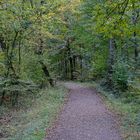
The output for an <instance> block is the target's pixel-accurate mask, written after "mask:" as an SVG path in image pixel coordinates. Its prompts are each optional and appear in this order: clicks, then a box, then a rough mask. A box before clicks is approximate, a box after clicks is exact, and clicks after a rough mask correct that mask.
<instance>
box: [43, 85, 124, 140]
mask: <svg viewBox="0 0 140 140" xmlns="http://www.w3.org/2000/svg"><path fill="white" fill-rule="evenodd" d="M65 86H66V87H67V88H69V89H70V97H69V100H68V103H67V104H66V106H65V108H64V110H63V111H62V114H61V115H60V118H59V120H58V124H57V126H56V128H55V129H54V130H52V131H51V132H50V133H49V136H48V137H47V138H46V140H121V138H120V135H119V131H118V128H117V124H116V120H115V117H114V116H113V114H112V113H111V112H109V111H108V110H107V109H106V108H105V105H104V104H103V103H102V100H101V99H100V98H99V97H98V96H97V95H96V92H95V91H93V90H91V89H90V88H84V87H82V86H81V85H79V84H75V83H65Z"/></svg>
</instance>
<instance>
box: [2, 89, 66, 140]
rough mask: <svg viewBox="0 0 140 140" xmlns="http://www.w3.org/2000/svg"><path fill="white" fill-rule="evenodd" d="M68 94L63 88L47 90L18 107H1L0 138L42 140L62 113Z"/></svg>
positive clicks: (6, 139) (29, 97) (7, 139)
mask: <svg viewBox="0 0 140 140" xmlns="http://www.w3.org/2000/svg"><path fill="white" fill-rule="evenodd" d="M66 93H67V91H66V89H65V88H63V87H55V88H47V89H44V90H42V91H40V92H39V93H38V94H36V95H32V96H28V97H27V98H26V100H24V101H22V104H19V106H18V107H11V108H9V107H4V106H0V126H1V127H0V138H3V139H5V140H42V139H43V138H44V137H45V135H46V129H47V128H48V127H49V126H51V123H52V122H53V121H54V119H55V118H56V116H57V114H58V112H59V111H60V108H61V106H62V105H63V103H64V100H65V97H66ZM24 99H25V98H24ZM21 100H22V99H21ZM21 100H20V101H21ZM29 101H30V102H29ZM21 106H22V107H21Z"/></svg>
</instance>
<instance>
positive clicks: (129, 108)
mask: <svg viewBox="0 0 140 140" xmlns="http://www.w3.org/2000/svg"><path fill="white" fill-rule="evenodd" d="M84 85H85V86H92V87H95V88H96V89H97V91H98V92H99V93H100V94H101V95H102V97H103V100H104V102H105V104H106V106H107V107H108V108H109V109H110V110H112V111H113V112H114V113H116V115H118V117H119V118H120V119H119V120H120V126H121V133H122V138H123V139H124V140H139V139H140V93H139V91H138V92H137V93H136V92H135V93H133V92H132V93H131V91H127V92H126V93H122V95H120V96H117V97H116V96H115V95H114V94H112V93H111V92H109V91H106V90H105V89H104V88H102V87H101V86H100V85H99V84H98V83H94V82H93V83H90V84H89V83H86V84H84Z"/></svg>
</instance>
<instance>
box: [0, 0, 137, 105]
mask: <svg viewBox="0 0 140 140" xmlns="http://www.w3.org/2000/svg"><path fill="white" fill-rule="evenodd" d="M139 44H140V2H139V0H0V104H1V105H6V106H7V105H9V104H10V105H12V106H15V105H17V104H19V100H18V99H20V96H25V94H26V95H27V98H28V96H30V94H33V93H35V92H38V91H39V90H40V89H41V88H46V87H49V86H52V87H54V86H55V84H56V81H59V80H61V81H62V80H75V81H81V82H85V81H89V82H91V81H95V82H97V83H99V84H100V85H101V86H103V87H104V88H106V89H107V90H108V91H111V93H113V94H114V95H115V96H116V97H122V96H125V97H127V101H129V102H134V103H138V104H140V53H139V52H140V47H139Z"/></svg>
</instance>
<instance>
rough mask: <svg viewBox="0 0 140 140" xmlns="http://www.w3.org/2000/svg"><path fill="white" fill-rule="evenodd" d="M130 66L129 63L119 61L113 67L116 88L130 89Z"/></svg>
mask: <svg viewBox="0 0 140 140" xmlns="http://www.w3.org/2000/svg"><path fill="white" fill-rule="evenodd" d="M130 76H131V75H130V72H129V65H128V64H127V62H125V61H122V60H117V62H116V63H115V64H114V66H113V77H112V80H113V83H114V86H115V88H117V89H120V90H126V89H127V88H128V80H130Z"/></svg>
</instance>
